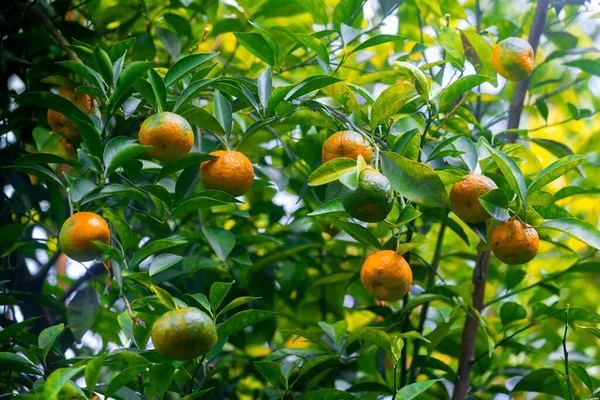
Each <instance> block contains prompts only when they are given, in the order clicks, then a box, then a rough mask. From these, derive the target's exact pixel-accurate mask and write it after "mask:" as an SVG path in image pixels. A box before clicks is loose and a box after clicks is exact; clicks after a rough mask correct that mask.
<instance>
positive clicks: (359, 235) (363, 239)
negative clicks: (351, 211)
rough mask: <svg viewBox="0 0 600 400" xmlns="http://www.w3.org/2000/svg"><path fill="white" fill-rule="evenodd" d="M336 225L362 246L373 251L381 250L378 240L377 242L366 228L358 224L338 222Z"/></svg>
mask: <svg viewBox="0 0 600 400" xmlns="http://www.w3.org/2000/svg"><path fill="white" fill-rule="evenodd" d="M338 225H339V226H340V227H341V228H342V229H343V230H344V232H346V233H347V234H348V235H350V236H351V237H352V238H353V239H354V240H356V241H357V242H359V243H360V244H362V245H363V246H366V247H368V248H371V249H373V250H381V249H382V246H381V243H379V240H377V238H376V237H375V236H374V235H373V234H372V233H371V231H369V230H368V229H367V228H365V227H363V226H361V225H358V224H353V223H350V222H343V221H338Z"/></svg>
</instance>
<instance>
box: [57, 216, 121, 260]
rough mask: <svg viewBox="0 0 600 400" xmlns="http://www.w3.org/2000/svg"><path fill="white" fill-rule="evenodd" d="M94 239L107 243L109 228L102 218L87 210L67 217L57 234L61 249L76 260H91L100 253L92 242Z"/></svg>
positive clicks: (108, 240)
mask: <svg viewBox="0 0 600 400" xmlns="http://www.w3.org/2000/svg"><path fill="white" fill-rule="evenodd" d="M94 240H98V241H101V242H104V243H106V244H109V243H110V230H109V229H108V224H107V223H106V221H105V220H104V218H102V217H101V216H99V215H98V214H94V213H93V212H87V211H83V212H78V213H76V214H73V215H72V216H70V217H69V218H67V220H66V221H65V223H64V224H63V226H62V228H61V229H60V234H59V235H58V242H59V244H60V248H61V249H62V251H63V252H64V253H65V254H66V255H67V256H69V257H70V258H72V259H74V260H77V261H91V260H93V259H95V258H96V257H99V256H101V255H102V251H101V250H100V249H99V248H98V247H96V245H95V244H94V243H92V242H93V241H94Z"/></svg>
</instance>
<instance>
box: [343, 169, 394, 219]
mask: <svg viewBox="0 0 600 400" xmlns="http://www.w3.org/2000/svg"><path fill="white" fill-rule="evenodd" d="M342 204H343V205H344V209H345V210H346V211H347V212H348V214H350V215H351V216H352V217H354V218H356V219H358V220H361V221H363V222H379V221H383V220H384V219H385V217H386V216H387V215H388V214H389V213H390V211H391V210H392V207H393V205H394V192H393V190H392V185H391V184H390V181H389V180H388V179H387V178H386V177H385V176H384V175H383V174H382V173H380V172H379V171H376V170H374V169H372V168H365V169H363V170H362V171H361V172H360V174H359V176H358V185H357V187H356V189H355V190H351V189H347V190H346V191H345V192H344V194H343V195H342Z"/></svg>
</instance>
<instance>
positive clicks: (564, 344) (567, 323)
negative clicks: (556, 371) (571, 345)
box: [562, 304, 575, 400]
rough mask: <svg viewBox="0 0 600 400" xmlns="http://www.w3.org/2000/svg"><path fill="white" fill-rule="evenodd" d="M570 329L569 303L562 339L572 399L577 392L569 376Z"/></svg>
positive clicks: (573, 399)
mask: <svg viewBox="0 0 600 400" xmlns="http://www.w3.org/2000/svg"><path fill="white" fill-rule="evenodd" d="M568 330H569V305H568V304H567V309H566V310H565V334H564V336H563V340H562V346H563V352H564V354H565V375H566V378H567V388H568V389H569V396H570V397H571V400H575V394H574V393H573V386H572V385H571V377H570V376H569V352H568V351H567V332H568Z"/></svg>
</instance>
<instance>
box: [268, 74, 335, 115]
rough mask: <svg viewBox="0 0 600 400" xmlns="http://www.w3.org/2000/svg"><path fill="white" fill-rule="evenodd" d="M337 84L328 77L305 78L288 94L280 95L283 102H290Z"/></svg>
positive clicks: (333, 79) (332, 78)
mask: <svg viewBox="0 0 600 400" xmlns="http://www.w3.org/2000/svg"><path fill="white" fill-rule="evenodd" d="M337 82H340V80H339V79H337V78H334V77H332V76H328V75H317V76H311V77H309V78H306V79H305V80H303V81H302V82H300V83H299V84H297V85H296V86H293V87H291V88H290V90H289V92H288V93H286V94H284V93H282V94H283V95H284V100H285V101H292V100H295V99H297V98H299V97H302V96H304V95H305V94H308V93H310V92H313V91H315V90H318V89H322V88H324V87H327V86H329V85H333V84H334V83H337ZM287 88H288V87H286V89H287ZM276 90H277V89H276ZM275 93H276V92H275V91H274V92H273V94H275ZM280 101H281V100H280ZM269 109H271V104H269Z"/></svg>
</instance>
